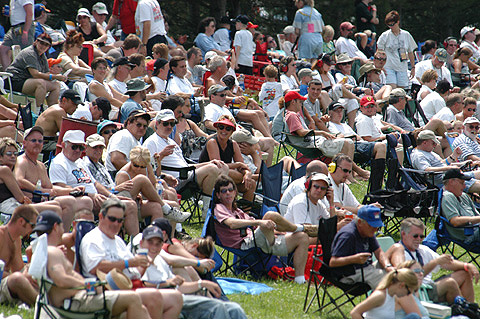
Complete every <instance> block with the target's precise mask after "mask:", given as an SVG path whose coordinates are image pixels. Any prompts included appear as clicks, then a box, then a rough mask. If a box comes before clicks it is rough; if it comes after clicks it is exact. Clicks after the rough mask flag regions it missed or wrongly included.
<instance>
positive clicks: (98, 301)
mask: <svg viewBox="0 0 480 319" xmlns="http://www.w3.org/2000/svg"><path fill="white" fill-rule="evenodd" d="M118 296H119V294H118V293H117V292H116V291H105V303H106V307H107V309H108V310H109V311H110V313H111V312H112V309H113V305H114V304H115V302H116V301H117V298H118ZM70 300H71V304H70V308H69V309H66V310H71V311H77V312H92V311H97V310H101V309H103V293H99V294H96V295H93V296H89V295H87V291H86V290H81V291H79V292H77V293H76V294H75V296H73V297H72V298H71V299H70Z"/></svg>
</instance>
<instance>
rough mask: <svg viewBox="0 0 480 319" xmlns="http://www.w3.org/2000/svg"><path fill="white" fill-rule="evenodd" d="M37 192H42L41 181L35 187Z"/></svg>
mask: <svg viewBox="0 0 480 319" xmlns="http://www.w3.org/2000/svg"><path fill="white" fill-rule="evenodd" d="M35 190H36V191H37V192H40V191H41V190H42V181H41V180H38V181H37V184H36V185H35Z"/></svg>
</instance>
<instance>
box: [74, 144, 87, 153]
mask: <svg viewBox="0 0 480 319" xmlns="http://www.w3.org/2000/svg"><path fill="white" fill-rule="evenodd" d="M76 150H80V151H82V152H83V151H85V146H83V145H81V144H73V145H72V151H76Z"/></svg>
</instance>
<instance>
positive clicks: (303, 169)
mask: <svg viewBox="0 0 480 319" xmlns="http://www.w3.org/2000/svg"><path fill="white" fill-rule="evenodd" d="M306 173H307V164H303V165H302V166H300V167H299V168H295V166H294V164H293V163H292V167H291V168H290V183H291V182H293V181H295V180H297V179H299V178H300V177H303V176H305V174H306Z"/></svg>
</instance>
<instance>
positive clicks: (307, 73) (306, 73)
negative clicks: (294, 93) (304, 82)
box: [298, 68, 313, 80]
mask: <svg viewBox="0 0 480 319" xmlns="http://www.w3.org/2000/svg"><path fill="white" fill-rule="evenodd" d="M306 76H313V71H312V70H311V69H309V68H303V69H301V70H300V71H298V79H299V80H300V79H303V78H304V77H306Z"/></svg>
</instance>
